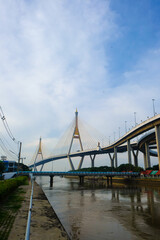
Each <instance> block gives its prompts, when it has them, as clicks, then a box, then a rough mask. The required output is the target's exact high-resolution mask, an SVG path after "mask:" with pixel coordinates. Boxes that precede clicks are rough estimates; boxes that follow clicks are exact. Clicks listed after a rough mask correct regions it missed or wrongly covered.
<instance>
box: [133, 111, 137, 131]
mask: <svg viewBox="0 0 160 240" xmlns="http://www.w3.org/2000/svg"><path fill="white" fill-rule="evenodd" d="M134 124H135V127H136V125H137V122H136V112H134Z"/></svg>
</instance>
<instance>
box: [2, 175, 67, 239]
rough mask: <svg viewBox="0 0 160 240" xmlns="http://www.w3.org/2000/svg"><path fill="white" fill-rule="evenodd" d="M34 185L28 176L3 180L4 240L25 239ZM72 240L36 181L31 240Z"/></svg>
mask: <svg viewBox="0 0 160 240" xmlns="http://www.w3.org/2000/svg"><path fill="white" fill-rule="evenodd" d="M30 194H31V184H30V181H28V177H24V176H23V177H22V176H21V177H16V178H13V179H8V180H1V181H0V240H21V239H25V233H26V225H27V218H28V210H29V204H30ZM46 231H47V237H48V238H49V239H59V240H69V239H70V238H69V236H68V234H67V232H66V231H65V229H64V227H63V226H62V224H61V222H60V220H59V218H58V217H57V215H56V213H55V211H54V209H53V208H52V207H51V205H50V203H49V202H48V199H47V198H46V196H45V194H44V192H43V190H42V189H41V188H40V186H39V185H38V184H37V183H36V182H34V194H33V209H32V215H31V227H30V239H31V240H34V239H39V240H41V239H45V238H46Z"/></svg>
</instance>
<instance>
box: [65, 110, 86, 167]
mask: <svg viewBox="0 0 160 240" xmlns="http://www.w3.org/2000/svg"><path fill="white" fill-rule="evenodd" d="M74 139H78V140H79V144H80V148H81V151H83V145H82V140H81V136H80V132H79V128H78V111H77V109H76V112H75V127H74V131H73V135H72V139H71V143H70V146H69V151H68V160H69V163H70V166H71V169H72V170H75V168H74V165H73V163H72V160H71V157H70V153H71V148H72V145H73V141H74ZM83 159H84V156H82V157H81V160H80V162H79V165H78V169H80V168H81V166H82V163H83Z"/></svg>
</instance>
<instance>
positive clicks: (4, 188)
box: [0, 176, 28, 199]
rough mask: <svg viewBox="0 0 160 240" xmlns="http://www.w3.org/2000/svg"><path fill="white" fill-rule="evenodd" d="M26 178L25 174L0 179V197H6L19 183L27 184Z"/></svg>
mask: <svg viewBox="0 0 160 240" xmlns="http://www.w3.org/2000/svg"><path fill="white" fill-rule="evenodd" d="M27 179H28V178H27V177H26V176H20V177H16V178H11V179H7V180H2V181H0V199H2V198H4V197H6V196H7V195H8V194H9V193H11V192H12V191H13V190H15V189H16V188H18V187H19V186H20V185H24V184H27Z"/></svg>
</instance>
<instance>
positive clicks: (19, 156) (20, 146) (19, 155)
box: [17, 142, 22, 172]
mask: <svg viewBox="0 0 160 240" xmlns="http://www.w3.org/2000/svg"><path fill="white" fill-rule="evenodd" d="M19 143H20V145H19V153H18V168H17V172H19V164H20V159H21V149H22V142H19Z"/></svg>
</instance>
